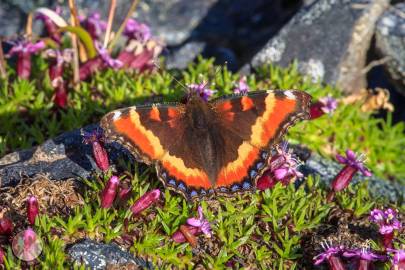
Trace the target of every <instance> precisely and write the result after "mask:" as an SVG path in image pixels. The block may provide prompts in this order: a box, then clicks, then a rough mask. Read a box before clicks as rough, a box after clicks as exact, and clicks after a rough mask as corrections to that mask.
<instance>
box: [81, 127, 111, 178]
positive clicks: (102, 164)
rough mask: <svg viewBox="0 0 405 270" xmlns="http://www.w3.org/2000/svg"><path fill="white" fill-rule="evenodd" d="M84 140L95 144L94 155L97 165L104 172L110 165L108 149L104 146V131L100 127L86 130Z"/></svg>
mask: <svg viewBox="0 0 405 270" xmlns="http://www.w3.org/2000/svg"><path fill="white" fill-rule="evenodd" d="M83 142H84V143H86V144H91V145H92V146H93V157H94V160H95V161H96V164H97V167H98V168H99V169H100V170H102V171H103V172H105V171H107V170H108V168H109V167H110V162H109V160H108V155H107V151H106V150H105V148H104V137H103V132H102V131H101V130H100V129H95V130H94V131H93V132H90V133H89V132H84V134H83Z"/></svg>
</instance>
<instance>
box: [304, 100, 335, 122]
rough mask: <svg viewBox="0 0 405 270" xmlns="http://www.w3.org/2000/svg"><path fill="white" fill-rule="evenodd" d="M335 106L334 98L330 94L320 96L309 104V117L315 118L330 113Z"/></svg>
mask: <svg viewBox="0 0 405 270" xmlns="http://www.w3.org/2000/svg"><path fill="white" fill-rule="evenodd" d="M336 108H337V101H336V99H334V98H332V97H331V96H327V97H323V98H320V99H319V100H318V101H317V102H314V103H313V104H311V107H310V115H311V119H316V118H319V117H321V116H322V115H324V114H325V113H327V114H332V112H334V111H335V110H336Z"/></svg>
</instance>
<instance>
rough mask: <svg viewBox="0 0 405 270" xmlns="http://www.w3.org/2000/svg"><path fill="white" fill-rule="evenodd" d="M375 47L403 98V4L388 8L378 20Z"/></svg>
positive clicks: (404, 90)
mask: <svg viewBox="0 0 405 270" xmlns="http://www.w3.org/2000/svg"><path fill="white" fill-rule="evenodd" d="M375 36H376V47H377V49H378V51H379V54H380V55H381V58H382V59H386V60H387V61H385V65H384V66H385V67H386V69H387V70H388V73H389V74H390V77H391V79H392V80H393V83H394V84H395V85H396V87H395V89H396V90H398V92H399V93H401V94H402V95H404V96H405V3H399V4H396V5H394V6H392V7H390V8H389V9H388V10H387V11H385V12H384V13H383V15H382V16H381V18H380V19H379V20H378V23H377V28H376V35H375Z"/></svg>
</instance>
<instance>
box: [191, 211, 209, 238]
mask: <svg viewBox="0 0 405 270" xmlns="http://www.w3.org/2000/svg"><path fill="white" fill-rule="evenodd" d="M202 211H203V210H202V207H201V206H199V207H198V218H189V219H187V223H188V224H189V225H191V226H194V227H196V228H199V229H200V230H201V231H202V232H203V233H204V234H205V235H206V236H207V237H211V236H212V232H211V225H210V223H209V222H208V220H207V219H205V218H204V215H203V212H202Z"/></svg>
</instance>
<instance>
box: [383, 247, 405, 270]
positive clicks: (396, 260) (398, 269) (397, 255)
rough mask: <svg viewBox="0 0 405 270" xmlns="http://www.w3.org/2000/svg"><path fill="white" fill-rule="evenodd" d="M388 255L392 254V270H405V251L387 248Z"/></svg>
mask: <svg viewBox="0 0 405 270" xmlns="http://www.w3.org/2000/svg"><path fill="white" fill-rule="evenodd" d="M387 253H389V254H392V255H393V256H392V259H391V261H392V268H391V269H392V270H402V269H405V250H404V249H403V248H401V249H392V248H387Z"/></svg>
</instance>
